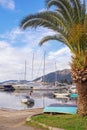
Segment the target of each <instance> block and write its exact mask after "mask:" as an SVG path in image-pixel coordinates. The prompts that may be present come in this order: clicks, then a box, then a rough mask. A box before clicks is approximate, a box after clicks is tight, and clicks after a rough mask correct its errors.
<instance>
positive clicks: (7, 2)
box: [0, 0, 15, 10]
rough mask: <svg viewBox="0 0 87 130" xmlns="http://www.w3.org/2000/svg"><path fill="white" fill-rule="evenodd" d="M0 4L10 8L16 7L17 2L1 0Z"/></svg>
mask: <svg viewBox="0 0 87 130" xmlns="http://www.w3.org/2000/svg"><path fill="white" fill-rule="evenodd" d="M0 5H1V6H2V7H4V8H8V9H10V10H14V9H15V2H14V0H0Z"/></svg>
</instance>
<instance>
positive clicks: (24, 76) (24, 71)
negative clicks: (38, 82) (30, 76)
mask: <svg viewBox="0 0 87 130" xmlns="http://www.w3.org/2000/svg"><path fill="white" fill-rule="evenodd" d="M24 81H26V60H25V71H24Z"/></svg>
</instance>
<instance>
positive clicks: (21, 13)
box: [0, 0, 71, 81]
mask: <svg viewBox="0 0 87 130" xmlns="http://www.w3.org/2000/svg"><path fill="white" fill-rule="evenodd" d="M44 10H45V4H44V0H26V1H25V0H0V16H1V19H0V81H4V80H10V79H18V80H22V79H24V72H25V61H26V79H27V80H31V79H32V60H33V55H34V62H33V66H34V67H33V78H36V77H38V76H41V75H43V68H44V61H43V60H44V52H46V55H45V73H46V74H47V73H49V72H52V71H55V62H56V69H65V68H69V62H70V57H71V56H70V51H69V49H68V48H67V47H66V46H63V44H62V43H59V42H56V41H50V42H48V43H45V44H44V45H43V46H41V47H40V46H39V45H38V43H39V41H40V39H41V38H42V37H43V36H46V34H53V33H54V32H52V31H51V30H48V29H46V28H42V27H41V28H37V29H36V30H35V29H27V30H24V31H23V30H21V29H20V28H19V25H20V21H21V20H22V19H23V18H24V17H25V16H27V15H28V14H33V13H37V12H40V11H44Z"/></svg>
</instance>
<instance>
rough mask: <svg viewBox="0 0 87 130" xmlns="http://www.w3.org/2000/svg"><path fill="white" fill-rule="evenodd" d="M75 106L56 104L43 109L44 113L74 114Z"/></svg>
mask: <svg viewBox="0 0 87 130" xmlns="http://www.w3.org/2000/svg"><path fill="white" fill-rule="evenodd" d="M76 111H77V105H76V104H67V103H64V104H63V103H58V104H51V105H49V106H47V107H45V108H44V110H43V112H44V113H66V114H76Z"/></svg>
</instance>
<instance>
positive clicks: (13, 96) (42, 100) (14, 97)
mask: <svg viewBox="0 0 87 130" xmlns="http://www.w3.org/2000/svg"><path fill="white" fill-rule="evenodd" d="M52 93H53V92H51V91H50V92H47V91H33V92H31V91H15V92H0V108H5V109H6V108H7V109H16V110H23V109H31V108H43V107H45V106H47V105H49V104H51V103H58V102H62V101H61V100H58V99H55V98H53V94H52ZM24 95H30V96H31V97H32V98H33V99H34V101H35V102H34V104H30V105H26V104H23V103H22V102H21V100H22V98H23V96H24Z"/></svg>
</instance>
